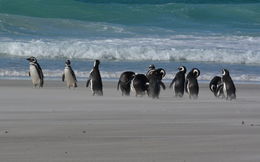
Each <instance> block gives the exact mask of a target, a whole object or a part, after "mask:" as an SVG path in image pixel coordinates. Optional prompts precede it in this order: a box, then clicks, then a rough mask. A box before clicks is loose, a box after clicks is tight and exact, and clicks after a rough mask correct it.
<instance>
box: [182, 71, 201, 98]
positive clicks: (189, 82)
mask: <svg viewBox="0 0 260 162" xmlns="http://www.w3.org/2000/svg"><path fill="white" fill-rule="evenodd" d="M199 75H200V70H199V69H197V68H193V69H192V70H191V71H190V72H189V73H188V75H187V76H186V81H185V90H186V92H187V93H188V95H189V98H190V99H197V98H198V95H199V84H198V80H197V78H198V77H199Z"/></svg>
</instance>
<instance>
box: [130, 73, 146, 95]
mask: <svg viewBox="0 0 260 162" xmlns="http://www.w3.org/2000/svg"><path fill="white" fill-rule="evenodd" d="M148 83H149V80H148V79H147V77H146V76H145V75H144V74H136V75H135V77H134V79H133V82H132V89H133V91H135V96H136V97H137V96H143V95H145V92H146V91H147V89H148Z"/></svg>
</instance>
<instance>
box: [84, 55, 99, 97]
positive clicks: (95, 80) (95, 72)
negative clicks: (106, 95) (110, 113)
mask: <svg viewBox="0 0 260 162" xmlns="http://www.w3.org/2000/svg"><path fill="white" fill-rule="evenodd" d="M99 64H100V61H99V60H95V62H94V67H93V69H92V70H91V72H90V74H89V78H88V80H87V83H86V87H88V86H89V83H90V87H91V90H92V94H93V96H94V95H98V96H103V85H102V78H101V75H100V72H99Z"/></svg>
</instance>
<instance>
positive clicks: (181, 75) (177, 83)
mask: <svg viewBox="0 0 260 162" xmlns="http://www.w3.org/2000/svg"><path fill="white" fill-rule="evenodd" d="M178 69H179V72H178V73H176V75H175V77H174V78H173V80H172V82H171V84H170V88H171V87H172V85H173V84H174V92H175V97H182V96H183V93H184V83H185V73H186V71H187V70H186V67H185V66H180V67H179V68H178Z"/></svg>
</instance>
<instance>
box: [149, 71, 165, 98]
mask: <svg viewBox="0 0 260 162" xmlns="http://www.w3.org/2000/svg"><path fill="white" fill-rule="evenodd" d="M165 73H166V72H165V70H163V69H160V70H152V71H150V72H149V76H150V77H149V79H148V80H149V82H148V83H147V85H148V90H147V92H148V96H149V97H152V98H159V95H160V91H161V87H162V88H163V89H165V88H166V87H165V85H164V83H163V82H162V76H165Z"/></svg>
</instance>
